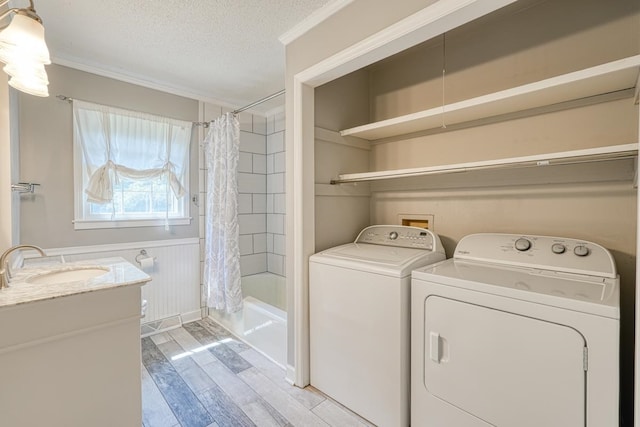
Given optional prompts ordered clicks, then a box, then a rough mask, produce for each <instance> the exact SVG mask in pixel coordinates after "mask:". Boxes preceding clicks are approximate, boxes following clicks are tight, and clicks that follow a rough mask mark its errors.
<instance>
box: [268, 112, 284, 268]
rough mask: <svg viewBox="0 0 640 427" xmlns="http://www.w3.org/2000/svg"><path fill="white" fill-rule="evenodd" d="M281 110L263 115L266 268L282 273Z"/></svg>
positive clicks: (282, 116)
mask: <svg viewBox="0 0 640 427" xmlns="http://www.w3.org/2000/svg"><path fill="white" fill-rule="evenodd" d="M284 129H285V121H284V111H280V112H277V113H275V114H272V115H269V116H267V271H269V272H270V273H274V274H277V275H280V276H284V274H285V273H284V256H285V233H284V230H285V225H284V222H285V206H286V203H285V151H284Z"/></svg>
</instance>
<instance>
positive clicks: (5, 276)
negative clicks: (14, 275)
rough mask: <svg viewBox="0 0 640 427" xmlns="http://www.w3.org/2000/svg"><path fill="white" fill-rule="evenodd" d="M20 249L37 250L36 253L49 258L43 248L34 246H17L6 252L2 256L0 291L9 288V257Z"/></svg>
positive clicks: (0, 257)
mask: <svg viewBox="0 0 640 427" xmlns="http://www.w3.org/2000/svg"><path fill="white" fill-rule="evenodd" d="M20 249H35V250H36V251H38V252H40V255H42V256H47V254H45V253H44V251H43V250H42V248H40V247H38V246H34V245H16V246H13V247H10V248H9V249H7V250H6V251H4V253H3V254H2V255H0V289H4V288H8V287H9V261H8V260H7V258H8V257H9V255H11V253H12V252H15V251H17V250H20Z"/></svg>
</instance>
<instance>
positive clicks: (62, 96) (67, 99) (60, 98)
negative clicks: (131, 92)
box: [56, 95, 209, 128]
mask: <svg viewBox="0 0 640 427" xmlns="http://www.w3.org/2000/svg"><path fill="white" fill-rule="evenodd" d="M56 98H58V99H59V100H60V101H66V102H68V103H69V104H72V103H73V101H75V100H76V99H75V98H71V97H70V96H66V95H56ZM115 108H121V107H115ZM191 123H193V125H194V126H203V127H205V128H208V127H209V122H191Z"/></svg>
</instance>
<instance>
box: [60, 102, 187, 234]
mask: <svg viewBox="0 0 640 427" xmlns="http://www.w3.org/2000/svg"><path fill="white" fill-rule="evenodd" d="M191 126H192V123H191V122H185V121H181V120H174V119H168V118H165V117H160V116H154V115H151V114H145V113H138V112H134V111H128V110H123V109H119V108H113V107H107V106H103V105H97V104H91V103H87V102H82V101H75V100H74V101H73V128H74V167H75V221H74V224H75V229H88V228H116V227H138V226H154V225H164V226H165V227H168V226H169V225H170V224H171V225H181V224H189V223H190V218H189V217H188V214H189V211H188V210H189V203H188V188H189V182H188V177H189V143H190V140H191Z"/></svg>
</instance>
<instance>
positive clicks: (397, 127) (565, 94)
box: [340, 55, 640, 140]
mask: <svg viewBox="0 0 640 427" xmlns="http://www.w3.org/2000/svg"><path fill="white" fill-rule="evenodd" d="M639 70H640V55H636V56H631V57H628V58H624V59H620V60H617V61H613V62H608V63H606V64H602V65H598V66H595V67H591V68H587V69H584V70H580V71H575V72H572V73H568V74H563V75H561V76H556V77H552V78H549V79H546V80H541V81H538V82H534V83H529V84H526V85H523V86H518V87H515V88H511V89H507V90H503V91H500V92H494V93H490V94H488V95H483V96H479V97H477V98H472V99H467V100H464V101H460V102H456V103H453V104H448V105H444V106H440V107H435V108H431V109H428V110H424V111H419V112H417V113H412V114H407V115H404V116H400V117H394V118H392V119H387V120H382V121H379V122H375V123H370V124H367V125H363V126H358V127H354V128H350V129H345V130H343V131H340V134H341V135H342V136H356V137H359V138H363V139H368V140H376V139H381V138H388V137H392V136H398V135H405V134H409V133H413V132H419V131H424V130H428V129H436V128H439V127H441V126H442V124H443V122H444V124H445V125H454V124H459V123H465V122H470V121H473V120H479V119H484V118H489V117H495V116H499V115H502V114H508V113H514V112H517V111H523V110H529V109H533V108H539V107H544V106H550V105H554V104H559V103H562V102H566V101H573V100H577V99H582V98H588V97H591V96H595V95H602V94H606V93H610V92H617V91H621V90H625V89H631V88H634V87H636V84H637V82H638V74H639ZM636 96H637V94H636ZM443 114H444V116H443Z"/></svg>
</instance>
